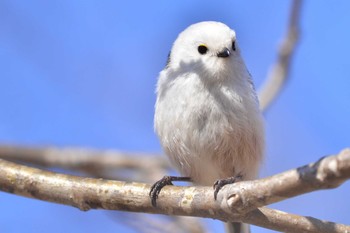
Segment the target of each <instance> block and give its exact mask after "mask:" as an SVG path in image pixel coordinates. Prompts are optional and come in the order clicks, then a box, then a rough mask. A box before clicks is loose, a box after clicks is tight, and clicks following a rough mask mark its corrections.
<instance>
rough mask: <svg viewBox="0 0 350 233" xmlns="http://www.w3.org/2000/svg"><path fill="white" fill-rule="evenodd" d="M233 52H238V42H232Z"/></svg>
mask: <svg viewBox="0 0 350 233" xmlns="http://www.w3.org/2000/svg"><path fill="white" fill-rule="evenodd" d="M232 51H236V41H232Z"/></svg>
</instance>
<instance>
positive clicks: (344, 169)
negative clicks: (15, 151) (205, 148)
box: [0, 150, 350, 232]
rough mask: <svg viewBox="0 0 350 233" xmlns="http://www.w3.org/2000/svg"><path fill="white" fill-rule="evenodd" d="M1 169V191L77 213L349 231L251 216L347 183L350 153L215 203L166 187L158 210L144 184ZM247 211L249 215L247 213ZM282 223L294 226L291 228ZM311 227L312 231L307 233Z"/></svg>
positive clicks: (272, 214)
mask: <svg viewBox="0 0 350 233" xmlns="http://www.w3.org/2000/svg"><path fill="white" fill-rule="evenodd" d="M0 168H1V169H0V189H1V190H3V191H6V192H10V193H15V194H18V195H22V196H27V197H33V198H37V199H40V200H46V201H51V202H56V203H61V204H66V205H71V206H75V207H78V208H79V209H81V210H89V209H91V208H103V209H113V210H124V211H132V212H147V213H158V214H167V215H184V216H196V217H205V218H215V219H219V220H222V221H244V222H247V223H250V224H255V225H259V226H262V227H267V228H270V229H274V230H283V231H290V232H293V231H294V232H296V231H297V232H322V231H319V230H315V229H332V230H331V231H328V230H327V231H324V232H344V231H345V230H348V231H350V226H345V225H341V224H336V223H329V222H323V221H320V220H317V219H312V218H307V217H300V216H295V215H290V214H281V216H279V215H278V214H280V212H276V211H273V210H269V209H266V208H260V209H255V210H252V209H254V208H255V207H259V206H262V205H265V204H270V203H273V202H277V201H280V200H283V199H286V198H288V197H292V196H296V195H300V194H302V193H306V192H310V191H313V190H317V189H325V188H334V187H336V186H338V185H340V184H341V183H342V182H344V181H345V180H346V179H348V178H350V150H344V151H342V152H341V153H340V154H339V155H336V156H329V157H326V158H324V159H322V160H320V161H319V162H317V163H315V164H311V165H308V166H304V167H301V168H299V169H296V170H291V171H288V172H284V173H281V174H278V175H275V176H272V177H269V178H265V179H261V180H256V181H246V182H239V183H236V184H233V185H229V186H227V187H224V188H223V190H222V191H221V192H220V193H219V196H218V201H214V199H213V190H212V188H211V187H174V186H170V187H165V188H164V189H163V190H162V192H161V193H160V195H159V199H158V202H157V203H158V208H153V207H152V205H151V203H150V200H149V197H148V192H149V188H150V186H149V185H146V184H140V183H126V182H120V181H111V180H103V179H92V178H82V177H77V176H69V175H63V174H57V173H52V172H48V171H43V170H40V169H36V168H30V167H26V166H22V165H18V164H15V163H11V162H7V161H4V160H0ZM249 210H252V211H251V212H247V211H249ZM276 213H278V214H277V215H276ZM276 219H279V220H276ZM283 219H284V220H283ZM287 219H294V220H298V221H297V222H296V223H294V224H292V223H290V221H288V220H287ZM282 220H283V221H282ZM299 220H300V221H299ZM306 220H307V221H306ZM283 222H284V223H285V224H284V223H283ZM310 224H311V225H313V226H314V225H315V227H314V228H310ZM291 225H293V228H289V226H291ZM316 225H317V227H316ZM319 227H320V228H319ZM339 229H341V230H340V231H339Z"/></svg>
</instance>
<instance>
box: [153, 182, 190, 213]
mask: <svg viewBox="0 0 350 233" xmlns="http://www.w3.org/2000/svg"><path fill="white" fill-rule="evenodd" d="M172 181H191V178H190V177H177V176H164V177H163V178H162V179H160V180H158V181H157V182H155V183H154V184H153V185H152V187H151V190H150V192H149V197H150V198H151V202H152V206H153V207H156V206H157V198H158V195H159V193H160V191H161V190H162V188H164V187H165V186H167V185H173V183H172Z"/></svg>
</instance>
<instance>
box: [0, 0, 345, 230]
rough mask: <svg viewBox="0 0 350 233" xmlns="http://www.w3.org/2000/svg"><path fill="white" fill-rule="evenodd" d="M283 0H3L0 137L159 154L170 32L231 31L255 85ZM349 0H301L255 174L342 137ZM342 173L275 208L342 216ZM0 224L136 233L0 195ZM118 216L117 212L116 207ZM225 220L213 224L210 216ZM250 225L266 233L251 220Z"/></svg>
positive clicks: (279, 30)
mask: <svg viewBox="0 0 350 233" xmlns="http://www.w3.org/2000/svg"><path fill="white" fill-rule="evenodd" d="M290 3H291V1H279V0H274V1H259V0H246V1H220V4H218V3H217V2H215V1H203V0H202V1H199V0H197V1H125V2H121V1H67V0H66V1H17V0H11V1H9V0H2V1H0V31H1V33H0V64H1V69H0V80H1V85H0V106H1V109H2V111H1V112H2V114H0V143H14V144H25V145H33V146H34V145H35V146H42V145H53V146H77V147H91V148H98V149H110V148H112V149H118V150H124V151H145V152H155V153H160V152H161V148H160V145H159V143H158V140H157V138H156V136H155V134H154V132H153V106H154V102H155V94H154V87H155V84H156V78H157V75H158V73H159V71H160V70H161V69H162V68H163V67H164V65H165V62H166V57H167V54H168V52H169V50H170V48H171V45H172V43H173V41H174V40H175V38H176V36H177V34H178V33H179V32H181V31H182V30H183V29H185V28H186V27H187V26H189V25H190V24H192V23H196V22H199V21H205V20H215V21H221V22H224V23H226V24H227V25H229V26H230V27H232V28H234V29H235V30H236V33H237V37H238V40H239V43H240V47H241V50H242V53H243V56H244V58H245V61H246V64H247V66H248V69H249V70H250V73H251V74H252V75H253V78H254V81H255V83H256V86H257V87H259V86H260V84H261V83H262V81H263V80H264V78H265V77H266V74H267V72H268V70H269V68H270V66H271V64H273V63H274V61H275V59H276V51H277V48H278V45H279V43H280V41H281V39H282V36H283V35H284V32H285V30H286V23H287V19H288V15H289V8H290ZM349 7H350V2H349V1H346V0H342V1H341V0H339V1H337V2H336V4H334V3H330V2H329V1H325V0H323V1H307V3H306V4H305V5H304V7H303V11H302V19H301V24H302V35H301V41H300V44H299V46H298V48H297V51H296V54H295V56H294V60H293V64H292V67H291V73H290V80H289V81H288V83H287V85H286V87H285V89H284V90H283V92H282V94H281V95H280V96H279V98H278V99H277V101H276V102H275V103H274V104H273V105H272V106H271V108H270V109H269V110H268V111H267V112H266V113H265V118H266V137H267V149H266V159H265V163H264V166H263V167H262V170H261V176H268V175H272V174H275V173H278V172H281V171H284V170H287V169H291V168H295V167H298V166H301V165H304V164H307V163H310V162H314V161H316V160H318V159H319V158H320V157H322V156H325V155H329V154H333V153H338V152H339V151H340V150H341V149H342V148H345V147H347V146H349V132H350V124H349V120H348V119H349V117H350V91H349V89H350V72H349V67H350V59H349V58H348V55H349V54H350V43H349V41H350V30H349V26H350V14H349V13H348V9H350V8H349ZM349 188H350V185H349V182H348V183H345V184H344V185H342V186H341V187H340V188H339V189H337V190H327V191H318V192H314V193H311V194H307V195H303V196H300V197H297V198H293V199H291V200H288V201H284V202H281V203H278V204H274V205H273V207H274V208H278V209H280V210H284V211H287V212H292V213H297V214H301V215H308V216H313V217H317V218H320V219H325V220H330V221H336V222H341V223H345V224H350V220H349V216H350V213H349V208H350V201H349V198H348V191H349ZM0 201H1V203H2V205H1V206H2V210H3V211H2V214H1V218H0V225H1V229H2V232H23V231H24V230H25V231H26V232H47V229H48V228H49V229H50V232H64V231H65V232H77V231H79V232H83V231H84V232H99V231H102V230H103V232H105V233H107V232H133V231H131V230H128V229H126V228H124V227H123V226H122V225H120V224H117V223H116V221H114V220H113V219H112V218H111V217H110V216H108V215H106V213H105V212H104V211H89V212H81V211H78V210H76V209H74V208H71V207H66V206H61V205H57V204H52V203H45V202H42V201H37V200H31V199H28V198H23V197H17V196H14V195H10V194H6V193H0ZM119 217H120V216H119ZM207 223H208V225H209V227H210V229H211V230H212V231H213V232H214V231H215V230H218V229H221V228H222V226H221V224H220V223H219V222H218V221H212V220H208V221H207ZM254 232H271V231H268V230H265V229H261V228H254Z"/></svg>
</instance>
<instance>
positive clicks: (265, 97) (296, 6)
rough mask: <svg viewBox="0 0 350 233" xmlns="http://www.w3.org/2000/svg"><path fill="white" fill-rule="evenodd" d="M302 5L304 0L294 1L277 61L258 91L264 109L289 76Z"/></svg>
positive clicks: (297, 36) (297, 37)
mask: <svg viewBox="0 0 350 233" xmlns="http://www.w3.org/2000/svg"><path fill="white" fill-rule="evenodd" d="M301 5H302V0H294V1H293V5H292V8H291V13H290V17H289V25H288V29H287V34H286V37H285V38H284V40H283V42H282V44H281V47H280V49H279V51H278V54H277V62H276V63H275V64H274V65H273V66H272V67H271V69H270V72H269V74H268V76H267V78H266V80H265V82H264V84H263V85H262V87H261V88H260V90H259V92H258V96H259V101H260V107H261V109H262V110H263V111H265V110H266V109H267V107H268V106H270V104H271V103H272V101H273V100H274V99H275V98H276V96H277V95H278V93H279V92H280V90H281V89H282V86H283V84H284V83H285V82H286V80H287V78H288V74H289V69H290V64H291V60H292V57H293V54H294V52H295V48H296V45H297V42H298V39H299V32H300V25H299V24H300V23H299V21H300V12H301Z"/></svg>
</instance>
